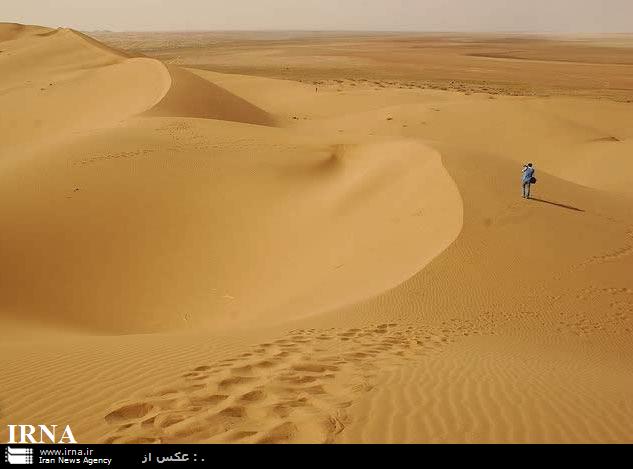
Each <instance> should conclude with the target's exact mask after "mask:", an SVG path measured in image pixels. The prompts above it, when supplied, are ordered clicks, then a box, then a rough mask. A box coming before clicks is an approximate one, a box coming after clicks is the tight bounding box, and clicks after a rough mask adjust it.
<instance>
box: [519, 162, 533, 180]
mask: <svg viewBox="0 0 633 469" xmlns="http://www.w3.org/2000/svg"><path fill="white" fill-rule="evenodd" d="M532 176H534V168H530V167H529V166H525V167H524V168H523V178H521V181H522V182H524V183H525V182H530V179H532Z"/></svg>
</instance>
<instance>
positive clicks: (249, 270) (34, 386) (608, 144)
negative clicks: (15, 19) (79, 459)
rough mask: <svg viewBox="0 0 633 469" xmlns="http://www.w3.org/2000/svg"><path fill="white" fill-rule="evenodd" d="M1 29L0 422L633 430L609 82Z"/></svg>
mask: <svg viewBox="0 0 633 469" xmlns="http://www.w3.org/2000/svg"><path fill="white" fill-rule="evenodd" d="M0 41H2V42H0V50H2V53H0V68H1V69H2V72H3V73H2V74H0V106H2V108H3V109H8V110H9V111H8V112H3V113H2V115H1V116H0V138H1V139H2V143H3V147H2V150H1V154H0V168H1V171H0V177H1V178H2V181H1V183H0V200H2V201H3V202H2V204H0V258H1V259H2V264H1V265H0V278H2V279H3V280H2V282H0V324H2V327H1V328H0V336H1V337H2V342H1V343H0V373H1V374H2V376H3V381H2V387H1V388H0V408H1V409H2V412H0V420H1V421H2V425H4V424H5V423H10V422H17V421H19V422H46V423H51V424H71V425H72V427H73V431H74V434H75V436H77V438H78V439H79V441H80V442H128V443H131V442H209V443H214V442H252V443H256V442H260V443H283V442H629V441H630V435H631V432H632V431H633V424H632V422H633V418H632V417H633V415H632V409H633V401H632V397H631V394H630V389H631V386H632V385H633V367H632V364H631V361H630V358H629V357H630V354H631V343H633V342H631V340H630V339H631V334H632V333H633V324H632V323H631V321H632V320H633V295H632V292H633V283H632V281H631V276H630V274H629V273H630V271H631V268H632V267H633V206H632V205H631V198H630V197H631V190H632V189H631V186H630V184H629V182H628V178H627V175H628V174H630V170H631V169H632V168H631V159H630V158H629V157H628V155H629V154H630V150H631V142H632V141H633V135H631V130H630V129H629V128H628V127H627V124H628V122H631V121H632V118H633V110H632V109H631V106H630V104H626V103H615V102H611V101H606V100H595V99H584V98H578V97H570V96H556V97H551V98H545V97H511V96H496V97H495V99H490V96H489V95H487V94H465V93H458V92H455V91H439V90H432V89H419V88H401V87H398V86H388V85H384V86H382V87H378V86H374V85H371V84H370V85H367V84H364V83H361V82H355V81H352V80H348V81H346V82H343V81H342V80H341V82H340V83H338V82H337V83H336V85H333V86H317V87H315V85H314V84H313V83H300V82H288V81H283V80H277V79H270V78H259V77H253V76H246V75H228V74H220V73H215V72H210V71H203V70H194V69H182V68H178V67H176V66H175V65H164V64H163V63H162V62H160V61H158V60H155V59H150V58H147V57H134V56H133V55H132V54H128V53H119V52H118V51H116V50H112V49H110V48H108V47H105V46H102V45H101V44H99V43H98V42H96V41H94V40H93V39H91V38H88V37H86V36H84V35H82V34H80V33H76V32H74V31H71V30H63V29H61V30H49V29H45V28H38V27H26V26H21V25H0ZM481 59H482V60H483V58H481ZM491 60H492V59H491ZM601 60H606V59H604V58H603V59H601ZM527 160H531V161H533V162H534V163H535V164H536V167H537V176H538V179H539V182H538V184H537V185H536V186H534V187H533V190H534V193H533V195H534V198H533V200H530V201H526V200H523V199H522V198H521V197H520V186H519V177H520V170H521V163H523V162H525V161H527ZM16 396H17V397H16ZM3 428H4V427H3Z"/></svg>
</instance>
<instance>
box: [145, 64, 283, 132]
mask: <svg viewBox="0 0 633 469" xmlns="http://www.w3.org/2000/svg"><path fill="white" fill-rule="evenodd" d="M169 73H170V75H171V80H172V84H171V87H170V88H169V91H168V92H167V94H166V95H165V96H164V97H163V99H162V100H161V101H160V102H159V103H158V104H157V105H156V106H154V107H153V108H152V109H150V110H148V111H147V112H146V113H145V114H144V115H146V116H152V117H198V118H203V119H217V120H225V121H233V122H242V123H245V124H256V125H267V126H272V125H274V123H275V121H274V119H273V118H272V116H270V115H269V114H268V113H266V112H265V111H263V110H262V109H260V108H258V107H256V106H255V105H253V104H251V103H249V102H248V101H246V100H244V99H242V98H240V97H239V96H237V95H234V94H233V93H230V92H229V91H227V90H225V89H223V88H221V87H219V86H217V85H216V84H214V83H211V82H210V81H207V80H204V79H202V78H200V77H198V76H197V75H194V74H193V73H191V72H189V71H188V70H183V69H181V68H178V67H171V66H170V67H169Z"/></svg>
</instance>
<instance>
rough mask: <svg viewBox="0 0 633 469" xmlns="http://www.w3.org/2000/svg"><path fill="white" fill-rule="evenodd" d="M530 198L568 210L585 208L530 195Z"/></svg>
mask: <svg viewBox="0 0 633 469" xmlns="http://www.w3.org/2000/svg"><path fill="white" fill-rule="evenodd" d="M530 200H534V201H536V202H541V203H543V204H549V205H556V206H557V207H561V208H566V209H567V210H574V211H576V212H584V210H583V209H581V208H577V207H572V206H571V205H565V204H559V203H556V202H551V201H549V200H544V199H538V198H536V197H530Z"/></svg>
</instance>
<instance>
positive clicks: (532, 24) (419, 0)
mask: <svg viewBox="0 0 633 469" xmlns="http://www.w3.org/2000/svg"><path fill="white" fill-rule="evenodd" d="M0 21H7V22H19V23H29V24H39V25H44V26H67V27H71V28H75V29H82V30H97V29H110V30H114V31H125V30H128V31H129V30H191V29H195V30H218V29H222V30H228V29H242V30H261V29H293V30H302V29H309V30H380V31H385V30H386V31H397V30H416V31H535V32H632V31H633V0H0Z"/></svg>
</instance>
